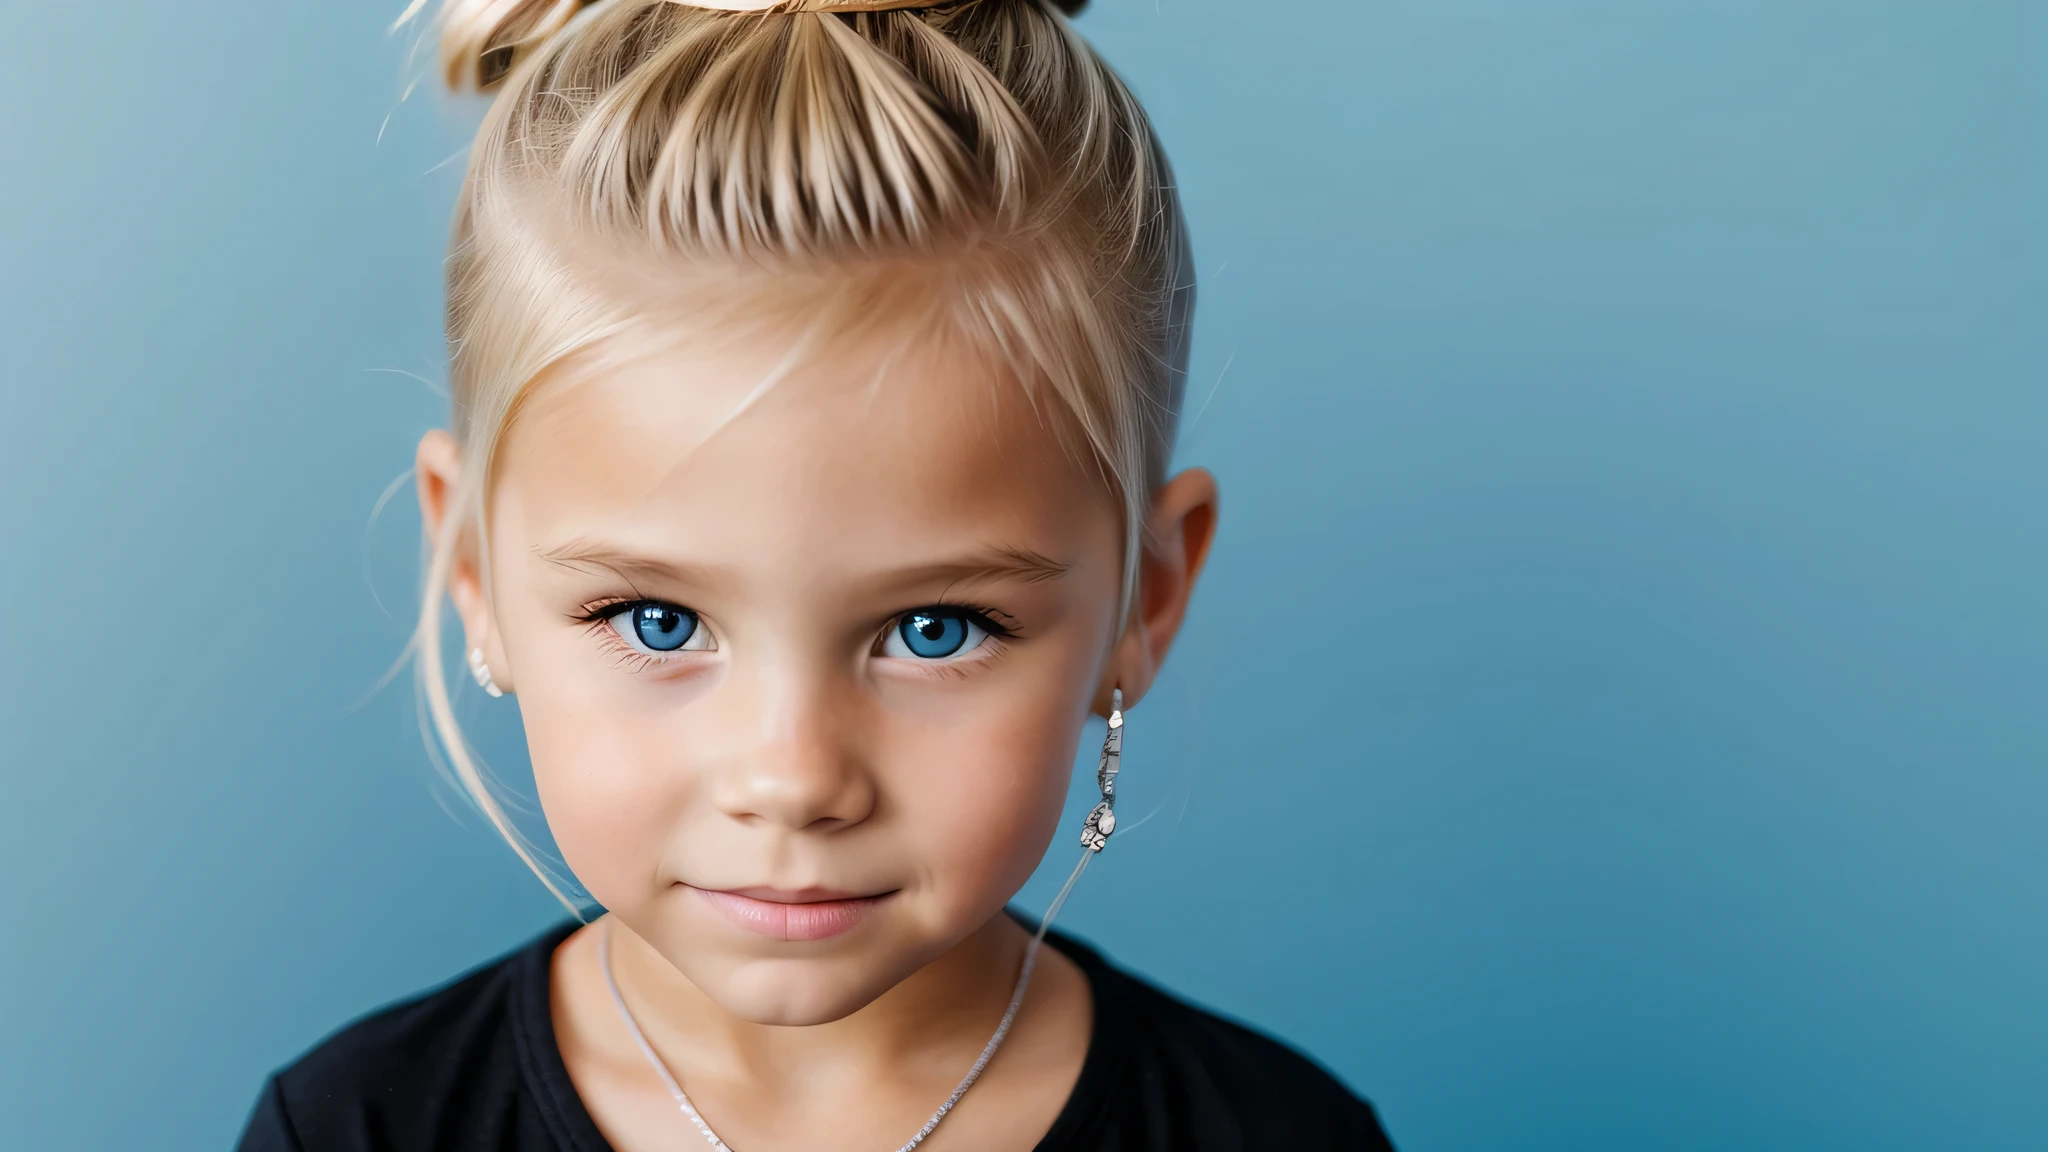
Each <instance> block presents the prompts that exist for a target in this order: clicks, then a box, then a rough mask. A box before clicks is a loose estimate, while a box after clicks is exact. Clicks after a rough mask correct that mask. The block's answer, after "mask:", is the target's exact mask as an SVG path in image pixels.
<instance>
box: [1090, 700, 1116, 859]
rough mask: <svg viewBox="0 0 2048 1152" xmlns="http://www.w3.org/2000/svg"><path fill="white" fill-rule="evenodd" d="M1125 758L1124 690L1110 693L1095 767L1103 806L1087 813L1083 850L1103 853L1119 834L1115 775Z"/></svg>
mask: <svg viewBox="0 0 2048 1152" xmlns="http://www.w3.org/2000/svg"><path fill="white" fill-rule="evenodd" d="M1123 755H1124V690H1123V689H1121V688H1112V689H1110V690H1109V731H1108V732H1107V733H1106V734H1104V736H1103V737H1102V760H1101V762H1100V763H1098V764H1097V765H1096V766H1095V783H1096V786H1097V787H1099V788H1101V789H1102V803H1100V804H1097V805H1096V806H1095V810H1094V811H1093V812H1090V813H1088V823H1086V824H1083V825H1082V826H1081V846H1082V847H1083V848H1086V849H1088V850H1089V851H1090V852H1100V851H1102V846H1103V845H1104V844H1107V843H1109V834H1110V833H1112V832H1114V831H1116V773H1117V769H1118V767H1119V762H1120V761H1121V760H1122V759H1123Z"/></svg>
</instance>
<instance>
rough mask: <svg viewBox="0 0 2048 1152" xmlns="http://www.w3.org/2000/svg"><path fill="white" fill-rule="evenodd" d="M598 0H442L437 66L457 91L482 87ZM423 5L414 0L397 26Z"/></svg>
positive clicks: (424, 3) (420, 0)
mask: <svg viewBox="0 0 2048 1152" xmlns="http://www.w3.org/2000/svg"><path fill="white" fill-rule="evenodd" d="M595 2H596V0H443V3H442V5H441V11H440V15H438V16H437V17H436V18H435V21H434V31H435V32H436V33H437V34H438V39H439V40H440V49H441V51H440V56H441V72H442V75H443V76H445V77H446V78H447V80H448V86H449V87H450V88H454V89H456V90H458V91H461V90H463V89H477V90H481V89H484V88H489V87H490V86H492V85H493V84H496V83H497V82H498V81H500V80H502V79H504V78H505V74H506V73H507V72H510V71H511V70H512V65H513V63H514V62H515V61H517V60H518V59H519V58H520V57H521V56H524V55H526V54H527V53H528V52H529V51H531V50H532V49H533V48H535V47H538V46H539V45H540V44H541V42H543V41H545V40H546V39H547V38H548V37H550V36H552V35H554V34H555V33H557V32H559V31H561V30H562V27H563V26H564V25H566V24H568V23H569V21H570V20H572V19H574V18H575V16H576V14H577V13H578V12H581V11H582V10H583V9H585V8H587V7H589V6H590V5H591V4H593V3H595ZM426 6H427V0H412V3H411V5H410V6H409V7H407V8H406V10H405V14H404V15H403V16H400V17H399V18H398V23H399V25H400V26H403V25H405V24H406V23H409V22H410V21H411V20H412V19H413V18H414V17H416V16H418V15H419V13H420V10H421V9H423V8H425V7H426Z"/></svg>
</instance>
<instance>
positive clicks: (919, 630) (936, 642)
mask: <svg viewBox="0 0 2048 1152" xmlns="http://www.w3.org/2000/svg"><path fill="white" fill-rule="evenodd" d="M896 630H897V632H898V633H899V634H901V635H902V637H903V646H904V647H906V648H908V649H910V652H911V654H912V655H914V656H921V657H923V658H924V659H926V660H939V659H943V658H945V657H947V656H951V655H953V654H954V653H956V652H958V651H960V648H961V646H962V645H964V644H966V643H967V620H966V618H965V617H963V616H961V615H960V614H959V613H955V612H940V611H937V610H933V609H927V610H924V611H918V612H912V613H911V614H910V615H908V616H905V617H904V618H903V622H902V623H901V624H898V625H897V626H896Z"/></svg>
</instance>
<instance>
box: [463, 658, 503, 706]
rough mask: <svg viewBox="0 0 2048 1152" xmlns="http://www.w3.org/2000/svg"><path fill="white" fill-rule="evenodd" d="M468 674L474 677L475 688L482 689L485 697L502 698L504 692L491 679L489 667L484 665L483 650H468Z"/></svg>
mask: <svg viewBox="0 0 2048 1152" xmlns="http://www.w3.org/2000/svg"><path fill="white" fill-rule="evenodd" d="M469 674H470V675H471V676H474V677H476V686H477V687H479V688H481V689H483V690H484V692H485V694H486V695H490V696H503V695H504V694H505V690H504V689H503V688H500V687H498V682H497V681H495V680H493V679H491V666H490V665H489V664H486V663H484V650H483V649H481V648H471V649H470V650H469Z"/></svg>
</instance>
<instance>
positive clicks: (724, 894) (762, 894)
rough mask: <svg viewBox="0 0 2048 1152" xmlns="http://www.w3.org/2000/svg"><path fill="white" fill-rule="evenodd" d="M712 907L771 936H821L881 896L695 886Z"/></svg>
mask: <svg viewBox="0 0 2048 1152" xmlns="http://www.w3.org/2000/svg"><path fill="white" fill-rule="evenodd" d="M694 891H696V893H697V894H698V895H700V896H702V897H703V898H704V899H705V900H706V901H707V902H708V903H709V904H710V905H711V906H712V907H713V908H716V909H718V910H719V911H720V912H721V913H723V914H724V915H725V918H726V919H727V920H730V921H732V923H733V924H734V926H736V927H739V928H744V929H746V930H747V931H749V932H752V933H755V934H756V935H760V936H766V937H769V938H770V939H773V940H825V939H829V938H831V937H833V936H837V935H839V934H841V933H843V932H850V931H852V930H853V928H854V926H855V925H857V924H859V923H860V922H861V921H862V920H864V919H866V918H867V915H868V913H869V912H872V911H873V910H874V909H875V906H876V905H878V904H880V903H881V902H882V901H884V900H886V899H888V896H887V895H881V896H849V895H846V894H844V893H839V892H830V891H826V890H823V889H805V890H803V891H800V892H785V891H780V890H777V889H773V888H735V889H727V890H719V889H714V888H697V889H694Z"/></svg>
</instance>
